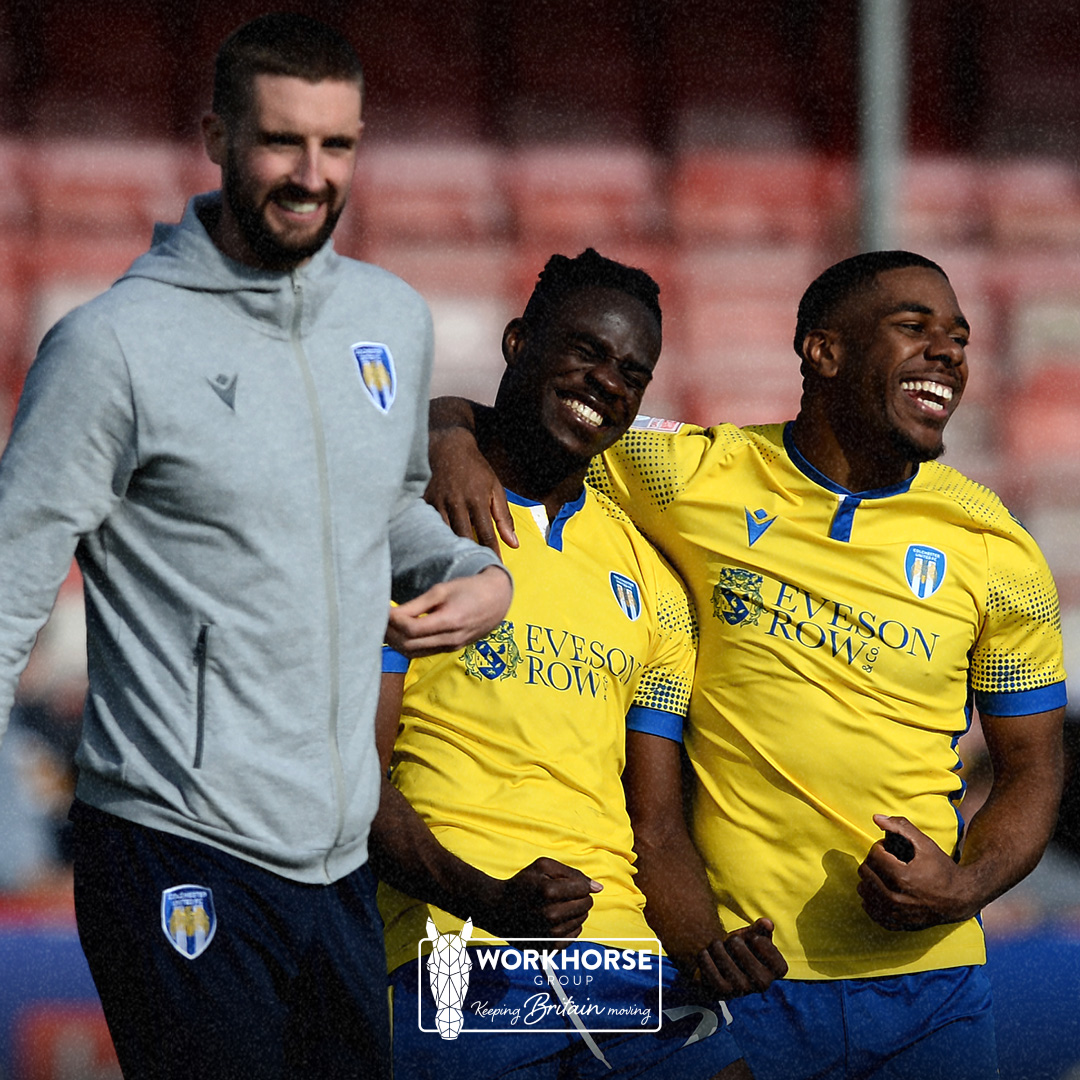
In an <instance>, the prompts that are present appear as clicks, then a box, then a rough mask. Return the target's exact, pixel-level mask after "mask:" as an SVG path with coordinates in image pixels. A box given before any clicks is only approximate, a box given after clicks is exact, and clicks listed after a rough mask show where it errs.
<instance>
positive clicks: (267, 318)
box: [121, 191, 341, 333]
mask: <svg viewBox="0 0 1080 1080" xmlns="http://www.w3.org/2000/svg"><path fill="white" fill-rule="evenodd" d="M220 207H221V192H220V191H209V192H206V193H205V194H202V195H196V196H195V198H193V199H190V200H189V201H188V204H187V207H186V208H185V210H184V216H183V217H182V218H181V219H180V221H179V222H178V223H175V224H164V223H160V222H159V223H158V224H156V225H155V226H154V235H153V240H152V241H151V247H150V250H149V251H147V252H146V254H145V255H140V256H139V258H137V259H136V260H135V262H133V263H132V264H131V267H130V268H129V269H128V271H127V273H126V274H125V275H124V278H148V279H150V280H151V281H157V282H161V283H163V284H166V285H172V286H174V287H176V288H179V289H191V290H194V291H197V292H204V293H218V294H228V295H229V296H230V301H229V302H230V305H232V304H239V306H240V307H241V308H242V309H243V311H244V313H245V314H247V315H250V316H251V317H252V318H253V319H255V320H257V321H258V322H259V323H260V324H261V325H263V326H265V327H266V328H267V329H269V328H270V327H275V328H276V329H277V331H278V333H287V332H288V317H289V313H290V312H291V310H292V294H293V292H294V291H295V290H297V289H302V290H303V291H304V292H305V293H306V294H307V295H309V296H311V297H312V299H313V300H314V301H315V303H316V305H318V300H319V299H320V298H321V297H323V296H325V295H326V294H327V293H329V292H330V291H332V289H333V285H334V281H335V279H336V277H337V276H338V274H339V273H340V267H339V265H338V264H339V262H340V258H341V257H340V256H339V255H338V254H337V253H336V252H335V251H334V249H333V247H332V245H331V243H330V242H329V241H328V242H327V243H326V244H325V245H324V246H323V247H322V249H321V250H320V251H318V252H316V254H315V255H314V256H312V258H311V259H309V260H308V261H307V262H306V263H305V264H304V265H303V266H299V267H296V268H294V269H293V270H291V271H282V270H260V269H258V268H257V267H254V266H248V265H246V264H245V263H241V262H237V261H236V260H235V259H231V258H229V256H228V255H226V254H225V253H224V252H222V251H221V250H220V249H219V248H218V246H217V245H216V244H215V243H214V241H213V240H212V239H211V238H210V234H209V233H208V232H207V231H206V226H205V225H204V224H203V218H204V216H206V215H209V216H214V215H215V214H217V213H219V212H220ZM121 280H123V279H121ZM312 285H315V286H317V288H314V289H311V288H309V286H312ZM308 313H309V314H310V315H311V316H312V317H314V316H315V315H317V314H318V311H317V306H316V308H315V309H311V308H309V309H308Z"/></svg>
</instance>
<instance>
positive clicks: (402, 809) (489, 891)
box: [370, 674, 601, 938]
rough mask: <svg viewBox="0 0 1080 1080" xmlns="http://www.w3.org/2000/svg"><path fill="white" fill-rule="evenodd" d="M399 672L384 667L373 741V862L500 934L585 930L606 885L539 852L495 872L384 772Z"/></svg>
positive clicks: (407, 888) (421, 894) (395, 718)
mask: <svg viewBox="0 0 1080 1080" xmlns="http://www.w3.org/2000/svg"><path fill="white" fill-rule="evenodd" d="M402 683H403V679H402V676H401V675H396V674H385V675H384V676H383V690H382V693H381V694H380V696H379V709H378V713H377V721H376V722H377V724H378V729H377V731H376V742H377V743H378V746H379V756H380V760H381V761H382V762H383V767H384V775H383V779H382V790H381V794H380V800H379V812H378V814H377V815H376V817H375V821H374V822H373V824H372V827H371V836H370V850H371V860H372V868H373V869H374V870H375V873H376V874H377V875H378V876H379V877H380V878H382V879H383V880H384V881H386V882H389V883H390V884H391V885H393V886H394V887H395V888H397V889H400V890H401V891H402V892H404V893H406V894H408V895H409V896H415V897H417V898H418V899H420V900H423V901H425V902H426V903H431V904H435V905H436V906H437V907H440V908H442V909H443V910H444V911H448V912H450V914H452V915H456V916H458V917H459V918H462V919H468V918H471V919H472V920H473V922H474V923H475V924H476V925H477V926H481V927H483V928H484V929H485V930H487V931H488V933H491V934H496V935H498V936H499V937H502V938H507V937H516V938H521V937H532V938H549V937H554V938H570V937H577V936H578V934H580V933H581V927H582V924H583V923H584V922H585V917H586V916H587V915H588V913H589V909H590V908H591V907H592V894H593V893H594V892H598V891H599V890H600V888H601V885H600V884H599V883H598V882H595V881H591V880H590V879H589V878H587V877H586V876H585V875H584V874H583V873H581V872H580V871H579V870H575V869H573V868H572V867H569V866H565V865H564V864H563V863H560V862H556V861H555V860H554V859H548V858H539V859H536V860H534V861H533V862H532V863H530V864H529V865H528V866H526V867H524V868H523V869H521V870H519V871H518V872H517V873H516V874H514V876H513V877H510V878H507V879H501V878H494V877H492V876H491V875H490V874H485V873H484V872H483V871H481V870H478V869H476V867H474V866H471V865H470V864H469V863H467V862H465V861H464V860H463V859H459V858H458V857H457V856H456V855H454V854H452V853H451V852H450V851H448V850H447V849H446V848H444V847H443V846H442V844H440V843H439V841H438V840H437V839H436V837H435V835H434V834H433V833H432V831H431V830H430V829H429V828H428V826H427V823H426V822H425V821H424V820H423V819H422V818H421V817H420V815H419V814H417V812H416V811H415V810H414V809H413V808H412V806H410V805H409V802H408V800H407V799H406V798H405V796H404V795H402V794H401V792H400V791H398V789H397V788H396V787H394V785H393V784H391V783H390V781H389V779H387V777H386V775H385V768H386V765H387V764H388V762H389V758H390V753H391V751H392V748H393V744H394V738H395V736H396V735H397V728H398V722H399V717H400V715H401V690H402Z"/></svg>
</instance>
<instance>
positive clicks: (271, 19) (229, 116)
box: [211, 12, 364, 120]
mask: <svg viewBox="0 0 1080 1080" xmlns="http://www.w3.org/2000/svg"><path fill="white" fill-rule="evenodd" d="M256 75H291V76H293V77H294V78H297V79H305V80H306V81H307V82H313V83H314V82H322V81H323V80H324V79H337V80H340V81H342V82H355V83H356V85H357V86H358V87H359V89H360V92H361V94H362V93H363V92H364V71H363V68H362V67H361V66H360V60H359V58H358V57H357V55H356V53H355V52H354V50H353V47H352V46H351V45H350V44H349V43H348V41H346V40H345V38H344V37H342V35H341V34H340V33H338V31H337V30H334V29H333V28H332V27H329V26H327V25H326V24H325V23H322V22H319V20H318V19H312V18H311V17H310V16H308V15H295V14H292V13H289V12H275V13H273V14H270V15H260V16H259V18H257V19H252V20H251V22H248V23H244V25H243V26H241V27H239V28H238V29H237V30H234V31H233V32H232V33H231V34H230V35H229V36H228V37H227V38H226V39H225V41H224V42H223V44H222V46H221V48H220V49H219V50H218V55H217V61H216V63H215V65H214V97H213V104H212V106H211V107H212V109H213V111H214V112H215V113H216V114H217V115H218V116H220V117H222V118H223V119H225V120H235V119H237V118H238V117H240V116H243V114H244V112H245V111H246V110H247V108H248V104H249V101H250V97H251V86H252V83H253V81H254V79H255V76H256Z"/></svg>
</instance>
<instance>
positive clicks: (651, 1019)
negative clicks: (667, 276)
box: [373, 249, 784, 1080]
mask: <svg viewBox="0 0 1080 1080" xmlns="http://www.w3.org/2000/svg"><path fill="white" fill-rule="evenodd" d="M657 291H658V290H657V286H656V285H655V283H654V282H653V281H652V279H651V278H650V277H649V276H648V275H647V274H645V273H644V271H641V270H635V269H632V268H629V267H626V266H623V265H621V264H619V263H616V262H613V261H611V260H609V259H605V258H603V257H602V256H600V255H599V254H597V253H596V252H595V251H593V250H592V249H589V250H587V251H585V252H584V253H582V254H581V255H579V256H578V257H577V258H576V259H568V258H566V257H564V256H561V255H556V256H553V257H552V258H551V259H550V260H549V262H548V264H547V266H546V267H545V268H544V271H543V273H542V274H541V276H540V281H539V283H538V285H537V287H536V289H535V291H534V292H533V295H532V297H531V299H530V300H529V303H528V305H527V306H526V309H525V312H524V314H523V315H522V317H521V318H518V319H514V320H513V321H512V322H511V323H510V324H509V325H508V326H507V327H506V331H505V333H504V335H503V342H502V345H503V357H504V359H505V361H506V371H505V373H504V375H503V379H502V381H501V383H500V386H499V391H498V395H497V397H496V400H495V405H494V407H493V408H491V409H485V410H482V411H481V413H480V416H479V418H478V424H479V442H480V447H481V449H482V451H483V453H484V455H485V457H486V460H487V461H488V462H489V463H490V465H491V467H492V468H493V469H494V471H495V473H496V474H497V475H498V476H499V478H500V480H501V481H502V482H503V483H504V484H505V485H506V487H507V488H508V489H509V491H511V492H513V494H512V495H511V496H510V501H511V504H512V514H513V517H514V520H515V522H516V523H517V529H518V534H519V536H520V537H521V546H520V548H518V549H517V550H514V551H508V552H507V554H506V557H507V561H508V564H509V565H510V567H511V569H512V570H513V571H514V574H515V580H516V581H517V586H516V592H515V597H514V602H513V604H512V605H511V607H510V611H509V613H508V615H507V619H506V621H504V623H503V624H502V626H501V627H499V629H498V630H497V631H495V633H493V634H491V635H489V636H488V637H487V638H486V639H484V640H483V641H481V642H478V643H477V645H476V646H475V647H473V648H471V649H468V650H465V651H464V652H463V653H460V654H458V655H453V656H452V655H449V654H447V655H444V656H441V657H437V658H432V659H428V660H420V661H413V662H412V664H410V665H408V674H407V676H406V678H405V692H404V703H403V704H402V705H401V706H400V707H395V708H392V709H391V708H389V707H388V708H387V710H386V712H385V713H382V720H385V722H386V724H387V727H386V729H385V731H384V730H383V728H382V722H380V731H381V733H382V734H383V736H384V737H385V746H386V751H385V757H386V758H387V759H389V758H390V749H389V748H390V746H391V745H393V757H392V768H391V774H390V775H391V778H392V784H390V783H387V785H386V790H385V792H384V796H383V803H382V806H381V807H380V811H379V818H378V819H377V821H376V825H375V828H374V831H373V853H374V855H373V857H374V859H375V861H376V866H377V868H378V869H379V872H380V874H381V875H382V876H383V877H384V878H385V879H386V880H387V881H388V882H390V883H392V884H393V885H394V886H396V888H386V889H385V890H383V891H381V892H380V907H381V909H382V911H383V914H384V917H385V919H386V927H387V929H386V937H387V952H388V957H389V965H390V968H391V973H392V983H393V987H394V1010H393V1012H394V1063H395V1074H396V1075H397V1076H398V1077H407V1078H410V1080H420V1078H426V1077H430V1078H432V1080H435V1078H441V1080H444V1078H459V1080H486V1078H490V1080H501V1078H502V1077H504V1076H508V1075H511V1074H512V1075H514V1076H520V1077H525V1076H535V1077H548V1076H554V1075H556V1073H557V1075H559V1076H560V1077H565V1078H570V1077H588V1076H594V1075H595V1076H599V1075H611V1076H623V1075H628V1076H635V1077H641V1078H643V1080H644V1078H649V1080H669V1078H675V1077H680V1078H684V1077H690V1078H693V1077H700V1078H702V1080H704V1078H712V1077H714V1076H717V1077H724V1078H726V1080H734V1078H736V1077H745V1076H747V1075H748V1073H747V1072H746V1069H745V1065H744V1064H743V1063H741V1062H738V1061H737V1059H738V1057H739V1052H738V1049H737V1047H735V1045H734V1043H733V1041H732V1039H731V1038H730V1035H729V1034H728V1033H727V1031H726V1030H725V1029H724V1028H723V1027H722V1026H719V1027H718V1023H719V1022H718V1019H717V1017H718V1015H719V1012H720V1009H719V1006H718V1005H717V1003H716V1001H715V999H714V996H715V995H716V994H717V993H719V994H722V995H724V996H733V995H736V994H739V993H745V992H749V991H751V990H759V989H761V988H763V987H764V986H766V985H768V983H769V982H770V981H771V980H772V978H773V977H774V976H776V975H778V974H782V972H783V971H784V964H783V960H782V959H781V957H780V955H779V953H778V952H777V951H776V949H775V947H774V946H773V944H772V941H771V930H772V926H771V924H770V923H769V922H768V921H767V920H766V919H760V920H749V922H750V923H751V924H752V925H749V926H747V927H746V928H745V929H743V930H740V931H739V932H738V933H736V934H734V935H731V936H730V937H728V938H725V936H724V934H723V932H722V930H721V927H720V924H719V922H718V921H717V919H716V911H715V907H714V906H713V904H712V901H711V898H710V896H709V891H708V884H707V882H706V880H705V874H704V870H703V868H702V866H701V863H700V860H699V859H698V856H697V853H696V852H695V851H694V849H693V847H692V845H691V844H690V840H689V836H688V834H687V832H686V828H685V824H684V821H683V813H682V800H681V778H680V770H679V761H680V759H679V745H680V743H681V739H682V724H683V716H684V714H685V711H686V707H687V704H688V702H689V695H690V681H691V676H692V673H693V666H694V620H693V617H692V615H691V612H690V610H689V607H688V603H687V598H686V594H685V592H684V590H683V588H682V586H681V584H680V583H679V581H678V580H677V578H676V577H675V576H674V574H672V572H671V571H670V569H669V568H668V567H667V565H666V564H665V563H664V562H663V561H662V560H661V559H660V558H659V557H658V556H657V554H656V553H655V552H654V551H653V550H652V548H650V547H649V545H648V544H647V543H646V542H645V541H644V540H643V538H642V537H641V536H640V534H639V533H638V532H637V531H636V530H635V529H634V527H633V526H632V525H631V524H630V522H629V520H628V519H627V517H626V515H625V514H623V513H622V512H621V511H620V510H618V508H617V507H615V506H614V505H613V504H612V503H611V502H610V501H609V500H608V499H606V498H605V497H603V496H601V495H598V494H596V493H595V492H594V491H591V490H589V489H587V488H586V487H585V484H584V477H585V471H586V469H587V468H588V467H589V463H590V462H591V461H592V460H593V458H594V457H596V455H598V454H601V453H602V452H603V451H605V450H606V449H608V447H610V446H611V445H612V443H614V442H615V440H617V439H618V438H620V437H621V436H622V435H623V434H624V432H625V431H626V429H627V428H628V427H629V425H630V423H631V421H632V420H633V418H634V416H635V414H636V412H637V409H638V406H639V405H640V403H641V397H642V394H643V393H644V391H645V388H646V386H647V385H648V384H649V382H650V380H651V379H652V372H653V367H654V365H655V364H656V360H657V357H658V355H659V352H660V307H659V304H658V302H657ZM387 678H388V680H389V679H390V678H392V677H391V676H388V677H387ZM398 701H399V702H400V694H399V697H398ZM399 727H400V732H399ZM395 735H396V736H397V741H396V744H394V737H395ZM624 789H625V794H624ZM390 839H392V840H393V841H394V842H393V843H392V845H391V847H392V850H390V851H387V852H384V851H382V850H381V849H382V848H383V845H384V841H386V840H390ZM556 860H558V861H556ZM667 889H671V890H673V891H674V892H675V893H677V896H678V909H679V910H678V914H677V917H675V918H672V919H669V920H666V921H665V922H664V924H663V925H662V926H660V925H658V926H655V927H652V929H650V926H649V925H648V924H647V922H646V918H647V917H648V916H649V914H650V911H651V904H652V898H653V895H654V891H655V890H659V891H661V892H663V891H664V890H667ZM759 914H762V915H764V914H767V913H766V912H764V911H763V912H761V913H759ZM469 918H471V920H472V924H473V925H474V926H475V927H476V929H475V930H474V931H473V933H472V938H471V941H470V947H471V948H470V951H474V950H475V949H476V948H477V947H485V946H486V947H487V951H488V953H489V954H495V953H497V954H498V955H500V956H508V955H509V954H510V951H509V950H507V948H506V946H502V941H503V940H505V939H506V938H520V937H529V938H535V937H549V936H550V937H562V938H565V937H578V936H579V935H580V941H579V942H576V943H575V944H573V945H571V946H570V947H569V948H568V949H567V950H566V952H565V953H558V952H557V953H556V956H558V957H562V958H563V959H560V960H559V962H558V965H557V966H559V970H567V968H566V964H567V963H570V962H572V963H573V964H574V965H576V967H575V972H576V974H574V975H570V976H561V978H562V979H563V980H564V981H565V985H566V992H567V993H568V995H572V996H574V997H575V998H576V1000H577V1002H578V1004H579V1006H580V1007H582V1008H583V1009H584V1010H585V1011H584V1012H583V1016H584V1018H585V1019H584V1023H583V1024H582V1023H581V1022H580V1021H579V1023H578V1025H575V1023H574V1022H573V1021H572V1019H571V1018H570V1017H569V1016H568V1015H567V1012H566V1009H565V1008H563V1007H562V1002H561V1001H560V998H559V996H558V990H557V989H556V988H555V986H554V985H553V983H552V977H551V976H550V975H548V976H546V977H545V975H544V973H542V972H539V973H538V971H537V970H536V969H533V970H532V971H528V970H524V969H523V968H520V967H517V966H515V967H513V968H511V966H510V963H511V960H509V959H508V961H507V963H506V964H505V965H502V964H500V965H498V966H496V967H495V968H494V969H491V968H485V967H484V966H482V965H481V964H480V963H478V962H474V963H473V965H472V976H471V984H470V986H469V994H468V998H467V999H466V1001H465V1003H464V1010H465V1015H466V1020H465V1024H466V1029H467V1031H469V1032H475V1031H476V1030H478V1029H479V1030H481V1031H484V1030H485V1028H484V1026H483V1025H484V1023H485V1020H484V1019H483V1018H484V1017H490V1016H494V1017H496V1018H498V1017H502V1016H506V1015H515V1014H516V1015H518V1016H519V1017H525V1016H529V1015H532V1016H534V1017H535V1016H536V1015H538V1014H539V1013H543V1015H544V1016H545V1018H546V1020H545V1023H543V1024H539V1023H537V1024H532V1023H531V1021H525V1022H524V1024H523V1023H519V1024H518V1025H517V1028H516V1029H515V1028H514V1027H513V1026H512V1025H511V1024H510V1023H509V1022H508V1021H503V1022H502V1023H501V1027H500V1024H499V1021H498V1019H496V1021H495V1022H494V1025H493V1027H492V1028H491V1029H490V1030H486V1033H485V1035H484V1038H483V1039H475V1038H469V1037H465V1036H463V1037H462V1038H460V1039H458V1040H456V1041H446V1040H444V1039H443V1038H440V1037H439V1034H438V1033H437V1032H436V1031H435V1030H434V1018H435V1003H434V1001H433V1000H432V996H431V992H430V990H429V987H428V983H427V980H426V979H425V978H423V977H422V976H423V973H424V968H423V966H422V964H421V963H420V962H419V961H418V959H417V946H418V943H419V942H420V941H421V940H423V939H425V938H430V937H431V936H432V933H431V930H430V925H431V924H429V920H431V923H432V924H433V925H434V927H435V928H436V929H437V930H438V931H439V932H440V933H443V934H446V933H455V934H456V933H458V932H460V931H461V929H462V926H463V924H464V922H465V920H466V919H469ZM654 931H655V932H656V933H658V934H659V935H660V937H661V939H662V940H663V942H664V945H665V947H666V948H667V950H668V954H669V956H670V957H672V958H673V959H674V960H675V961H676V963H677V964H678V965H679V966H680V967H681V968H682V970H683V977H681V978H676V975H675V970H674V968H673V967H672V965H670V964H665V967H664V972H665V974H664V976H663V994H662V1002H661V1000H660V995H659V987H660V971H659V969H658V967H657V966H655V965H653V966H651V967H650V968H649V969H648V970H638V969H637V967H636V964H635V949H636V948H647V946H646V945H644V944H642V945H640V946H635V945H634V944H632V943H631V942H633V941H634V940H637V941H641V940H642V939H645V940H646V941H647V939H649V938H652V937H653V936H654ZM493 943H494V944H497V945H500V946H502V948H500V949H497V950H496V949H494V948H493V947H492V946H493ZM602 947H610V948H611V950H612V953H613V955H617V956H618V958H619V959H618V963H619V965H620V969H619V970H618V971H613V970H612V969H611V966H610V964H609V965H607V966H606V967H605V970H604V972H603V973H599V972H597V973H596V974H595V975H589V976H588V977H587V978H586V972H585V968H584V967H583V966H582V965H585V964H588V963H589V960H588V957H589V955H590V953H589V950H590V948H591V949H592V950H593V953H597V949H598V948H602ZM615 950H619V952H618V953H617V954H616V953H615ZM566 958H571V959H570V960H567V959H566ZM694 977H699V978H700V979H701V980H703V983H704V985H695V984H694V982H693V981H692V980H693V978H694ZM559 985H560V986H561V985H563V984H562V983H560V984H559ZM709 991H711V994H710V992H709ZM418 1002H420V1003H424V1008H425V1009H426V1013H425V1011H424V1010H423V1009H422V1010H421V1012H420V1013H419V1014H418V1011H417V1005H418ZM590 1002H591V1003H592V1006H591V1008H586V1006H587V1005H588V1004H589V1003H590ZM661 1008H662V1009H663V1013H662V1015H661ZM607 1009H614V1010H616V1011H615V1012H608V1011H606V1010H607ZM597 1010H598V1011H597ZM646 1010H648V1012H646ZM627 1015H632V1016H633V1017H634V1018H635V1019H634V1021H633V1022H629V1023H628V1022H627V1021H626V1020H625V1016H627ZM643 1024H644V1025H646V1027H647V1028H649V1029H651V1030H652V1033H651V1034H638V1033H637V1030H635V1029H638V1028H640V1026H641V1025H643ZM425 1026H426V1028H427V1030H422V1028H423V1027H425ZM523 1026H527V1027H528V1028H529V1030H522V1027H523ZM658 1026H659V1030H656V1029H657V1027H658ZM582 1029H585V1030H582ZM588 1029H593V1030H597V1031H600V1032H605V1031H606V1032H607V1033H606V1034H596V1035H595V1038H594V1037H593V1036H592V1035H591V1034H589V1031H588ZM612 1029H614V1030H616V1031H620V1030H621V1032H622V1033H621V1034H613V1033H611V1032H612ZM628 1029H629V1030H628ZM695 1033H696V1037H693V1038H692V1036H695ZM688 1040H689V1041H688ZM607 1065H610V1067H611V1068H612V1070H613V1071H612V1072H610V1073H609V1072H606V1071H605V1066H607Z"/></svg>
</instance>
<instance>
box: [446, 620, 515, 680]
mask: <svg viewBox="0 0 1080 1080" xmlns="http://www.w3.org/2000/svg"><path fill="white" fill-rule="evenodd" d="M461 659H462V660H464V661H465V670H466V671H467V672H468V673H469V674H470V675H474V676H476V678H478V679H492V680H494V679H509V678H510V677H511V676H512V675H513V674H514V673H515V671H516V670H517V666H518V664H520V663H521V652H520V651H519V649H518V647H517V642H516V641H514V624H513V623H512V622H510V621H509V620H506V619H504V620H503V621H502V623H500V624H499V625H498V626H497V627H496V628H495V629H494V630H492V631H491V633H490V634H488V636H487V637H485V638H481V639H480V640H479V641H476V642H473V644H472V645H470V646H469V647H468V648H467V649H466V650H465V651H464V652H463V653H462V654H461Z"/></svg>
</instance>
